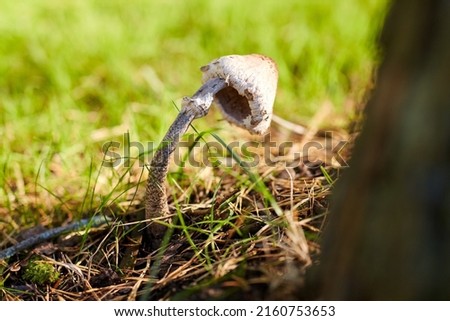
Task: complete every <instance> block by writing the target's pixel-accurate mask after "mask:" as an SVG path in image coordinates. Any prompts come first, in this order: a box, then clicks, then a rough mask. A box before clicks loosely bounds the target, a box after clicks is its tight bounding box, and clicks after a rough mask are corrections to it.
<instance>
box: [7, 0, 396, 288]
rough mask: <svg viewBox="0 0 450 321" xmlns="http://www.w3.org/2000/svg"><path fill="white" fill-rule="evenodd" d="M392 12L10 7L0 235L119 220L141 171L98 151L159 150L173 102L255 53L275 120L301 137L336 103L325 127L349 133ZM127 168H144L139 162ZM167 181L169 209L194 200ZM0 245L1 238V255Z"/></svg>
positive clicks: (47, 0) (355, 5) (317, 0)
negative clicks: (270, 72) (269, 63)
mask: <svg viewBox="0 0 450 321" xmlns="http://www.w3.org/2000/svg"><path fill="white" fill-rule="evenodd" d="M387 2H388V0H352V1H350V0H337V1H331V0H285V1H274V0H258V1H256V0H250V1H240V2H237V1H234V0H219V1H200V0H192V1H181V0H179V1H175V0H174V1H168V0H152V1H150V0H148V1H147V0H135V1H131V2H130V1H128V2H127V1H122V0H110V1H100V0H90V1H68V0H61V1H55V0H24V1H4V3H2V5H1V10H0V137H1V138H0V139H1V140H0V146H1V147H0V233H7V234H8V235H10V236H11V235H15V234H16V233H17V232H18V231H19V230H21V229H24V228H26V227H31V226H34V225H35V224H36V223H41V224H43V225H50V226H51V225H60V224H62V223H63V222H67V221H71V220H73V219H76V218H79V217H82V216H86V215H87V214H88V213H90V214H92V213H100V212H102V211H104V210H106V209H107V208H109V211H113V212H117V213H119V212H124V211H125V210H126V208H127V206H129V205H127V204H126V202H124V200H125V199H128V200H130V198H132V199H134V198H139V197H142V196H141V194H139V191H138V188H137V187H138V184H139V182H140V180H141V177H142V175H144V176H145V168H137V167H132V168H126V167H125V168H124V167H123V166H119V167H116V168H108V167H102V166H101V164H102V161H103V160H104V157H105V155H104V154H103V153H102V147H103V146H104V144H107V143H108V142H110V141H118V142H120V143H121V144H122V145H121V147H120V148H119V149H118V150H116V151H117V152H121V151H122V147H123V145H124V144H129V143H130V141H131V142H133V141H134V142H136V141H138V142H142V143H143V144H145V145H146V144H147V142H156V143H158V142H159V141H160V140H161V138H162V137H163V135H164V134H165V132H166V130H167V129H168V127H169V125H170V124H171V122H172V121H173V120H174V119H175V116H176V114H177V108H176V106H179V101H180V98H181V97H183V96H186V95H191V94H193V93H194V92H195V91H196V90H197V89H198V87H199V85H200V80H201V74H200V71H199V68H200V66H202V65H205V64H206V63H208V62H209V61H211V60H212V59H214V58H217V57H220V56H222V55H227V54H246V53H261V54H265V55H267V56H270V57H272V58H273V59H274V60H275V61H276V62H277V64H278V67H279V71H280V78H279V84H278V93H277V98H276V102H275V107H274V111H275V113H276V114H277V115H279V116H281V117H283V118H286V119H289V120H290V121H292V122H298V123H302V124H308V120H309V119H311V117H313V116H314V114H315V113H316V111H317V110H319V109H320V107H321V106H322V105H323V104H324V102H327V101H330V102H331V103H332V106H333V110H332V117H331V118H330V119H327V120H326V124H327V125H333V126H338V127H342V126H345V125H346V123H347V122H348V121H349V120H350V119H351V118H352V117H353V114H354V112H355V106H358V105H359V104H361V102H362V99H363V95H364V93H365V92H366V89H367V88H368V87H370V86H371V75H372V72H373V69H374V67H375V66H376V65H377V63H378V59H379V52H378V50H377V47H376V45H375V39H376V37H377V35H378V31H379V28H380V25H381V22H382V20H383V17H384V12H385V10H386V6H387ZM220 118H221V116H220V115H219V114H218V112H216V111H214V110H212V111H211V112H210V115H208V116H207V119H206V120H197V121H196V122H195V126H196V128H197V129H198V132H200V133H205V132H208V131H210V130H211V129H214V130H215V132H216V133H217V134H214V133H213V136H214V137H216V138H215V139H222V138H221V137H223V140H224V141H225V142H226V141H227V136H228V133H227V131H226V130H222V127H223V124H224V122H216V120H217V119H220ZM127 132H129V136H127V137H128V138H126V139H124V137H126V136H124V134H125V133H127ZM202 135H203V134H202ZM206 136H208V138H207V139H212V136H210V135H205V137H206ZM128 139H129V140H130V141H127V140H128ZM199 139H200V138H199ZM124 140H125V141H124ZM153 147H156V145H155V146H153ZM141 152H142V151H141ZM143 152H144V154H143V155H144V156H147V154H146V153H147V152H151V151H149V150H145V151H143ZM121 156H124V155H123V153H121ZM131 156H133V157H137V156H138V154H137V151H136V149H132V155H131ZM141 156H142V155H141ZM236 157H238V156H236ZM144 158H145V160H148V159H147V157H144ZM122 164H123V162H122ZM325 172H326V171H325ZM170 175H171V177H172V178H177V180H176V181H174V180H173V179H169V182H170V184H171V186H172V187H173V190H172V191H170V192H169V194H173V195H174V197H175V196H176V195H178V194H180V193H179V191H180V190H182V189H183V188H187V187H186V186H188V187H189V188H190V190H189V193H188V194H186V195H187V196H186V199H187V198H195V192H196V189H195V188H196V187H195V186H189V184H190V182H187V183H186V179H187V178H186V177H185V176H183V175H184V174H183V170H182V169H178V171H174V172H172V173H171V174H170ZM245 175H250V177H251V178H252V179H253V182H252V184H253V185H250V186H249V184H247V185H246V184H242V187H245V188H248V189H249V190H252V189H255V190H257V191H259V193H261V194H262V195H266V196H267V197H265V201H266V202H268V203H270V204H271V206H272V207H274V208H277V206H278V205H277V203H276V201H275V200H274V199H273V197H272V196H271V195H270V192H269V191H268V190H267V189H266V188H265V186H264V184H262V185H261V184H260V183H261V182H260V181H258V178H257V177H256V176H255V177H253V176H252V175H253V174H252V172H251V171H246V170H245V169H243V172H242V173H235V176H236V178H237V180H238V181H239V180H241V181H244V180H245V179H244V178H242V177H243V176H245ZM183 179H184V185H183ZM328 179H330V180H332V178H331V177H328ZM197 181H198V183H199V184H202V181H201V179H197V178H196V180H194V182H195V183H197ZM203 183H204V182H203ZM220 184H221V183H219V185H220ZM255 186H256V187H255ZM202 188H203V187H202ZM214 188H216V189H217V188H218V187H217V186H216V187H214V186H213V187H212V189H213V190H214ZM267 193H269V194H267ZM111 206H112V209H111ZM115 209H117V211H116V210H115ZM232 212H233V211H231V210H230V213H232ZM203 223H205V222H203ZM179 224H180V226H181V227H179V229H180V230H182V231H183V232H184V234H185V236H186V237H187V238H188V240H189V235H190V233H191V232H195V228H196V227H195V226H187V225H186V224H185V222H184V221H183V217H182V216H180V218H179ZM205 224H207V222H206V223H205ZM209 224H210V225H211V226H212V227H213V231H212V232H211V235H209V236H207V237H209V238H212V237H213V236H214V237H216V236H217V235H218V234H219V233H220V229H222V228H223V227H224V226H225V225H227V224H232V223H229V221H228V220H223V221H221V220H219V221H215V220H213V219H212V218H211V221H210V223H209ZM200 225H201V224H200ZM203 225H204V224H203ZM199 229H200V228H199ZM197 232H199V233H200V232H201V233H203V232H204V231H203V232H202V231H201V230H197ZM216 232H217V235H216ZM0 235H1V234H0ZM190 241H191V242H193V241H192V240H190ZM243 242H244V243H245V241H243ZM5 244H7V240H6V239H5V240H2V238H0V246H2V247H3V246H4V245H5ZM205 244H206V243H205ZM213 245H214V244H213V243H211V244H210V245H205V248H203V250H198V251H199V252H198V253H200V252H201V251H203V252H202V255H203V256H204V258H205V260H206V261H205V262H206V263H205V264H206V265H211V264H213V263H210V261H214V260H210V258H209V255H210V253H209V252H208V246H211V253H213V252H214V251H213ZM195 246H196V245H193V248H195ZM205 282H207V283H208V282H209V281H205Z"/></svg>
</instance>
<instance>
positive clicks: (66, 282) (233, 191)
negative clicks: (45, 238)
mask: <svg viewBox="0 0 450 321" xmlns="http://www.w3.org/2000/svg"><path fill="white" fill-rule="evenodd" d="M273 127H274V128H273V129H272V133H271V137H272V140H273V141H278V142H280V141H292V142H293V144H292V147H291V148H289V149H287V150H286V151H285V152H283V154H279V151H278V150H276V149H275V150H271V157H272V159H273V160H275V161H276V164H275V165H270V166H269V165H267V164H262V163H261V164H259V165H258V166H257V167H256V168H254V169H252V171H251V175H254V176H253V177H254V178H255V177H256V178H257V180H256V181H255V180H251V179H250V178H249V171H248V169H245V168H242V167H240V166H239V164H238V162H236V160H234V161H233V162H230V163H231V164H232V165H231V166H216V167H211V166H206V167H202V168H189V167H185V168H184V169H183V170H182V171H181V172H180V171H179V170H178V171H173V172H172V173H171V175H170V177H169V182H170V184H169V185H170V186H169V192H170V193H171V197H170V200H169V205H170V208H171V210H172V213H174V214H173V218H172V223H171V225H170V227H171V228H170V229H169V234H168V235H167V238H166V240H165V241H166V242H165V243H164V242H163V245H162V247H161V248H160V249H159V250H158V251H153V252H152V251H150V250H148V249H149V248H150V247H149V246H148V244H147V243H148V240H146V238H145V233H143V231H144V229H145V225H146V224H147V223H148V222H146V221H145V220H144V219H143V216H144V215H143V209H142V206H141V203H142V200H143V197H144V196H143V186H144V183H145V177H144V176H145V175H142V170H141V171H139V170H136V169H134V170H128V171H127V173H128V175H129V176H130V177H128V179H127V180H128V182H130V181H132V182H135V183H137V184H131V186H132V187H133V188H130V189H128V190H127V192H126V193H127V194H128V195H127V201H125V202H122V203H114V202H110V203H107V204H109V205H105V206H103V207H101V208H99V209H97V211H96V212H97V213H100V212H101V213H103V214H104V215H107V216H111V217H114V221H113V222H112V223H110V224H105V225H103V226H101V227H98V228H91V229H88V230H85V231H81V232H74V233H71V234H68V235H62V236H60V237H59V238H58V239H55V240H52V241H51V242H48V243H45V244H41V245H39V246H38V247H36V248H34V249H32V250H31V251H29V252H28V253H21V254H20V255H16V256H14V257H12V258H10V259H9V261H8V262H5V261H3V262H2V263H1V264H2V265H1V267H0V270H1V275H2V277H1V282H2V283H1V284H2V285H1V287H0V295H1V297H2V299H3V300H136V299H137V298H144V299H150V300H177V299H196V300H205V299H246V300H264V299H276V300H278V299H295V298H299V297H308V293H304V291H306V289H305V287H304V273H305V271H306V270H307V268H308V267H310V266H311V265H313V264H314V262H315V260H316V258H317V254H318V253H319V252H320V246H319V242H318V241H319V239H320V233H321V230H322V229H323V226H324V224H325V222H326V217H327V214H328V208H329V196H330V194H331V191H332V188H333V184H334V181H335V180H336V179H337V178H338V176H339V174H340V172H341V166H340V165H339V164H337V163H336V158H332V157H331V156H332V154H330V150H331V149H332V148H333V146H335V145H336V144H337V143H338V141H339V140H345V139H346V138H347V137H346V135H345V134H342V133H337V132H334V133H333V136H332V139H331V138H330V135H328V136H327V135H324V133H321V132H320V131H314V132H311V131H309V132H308V133H309V134H308V133H307V134H306V135H304V136H299V135H297V134H295V133H293V132H291V131H290V130H286V129H285V128H281V127H279V126H273ZM239 134H241V133H239ZM326 137H328V138H326ZM246 139H247V138H246ZM249 139H250V138H249ZM306 139H307V141H306ZM325 140H328V142H326V141H325ZM312 141H314V142H317V143H320V144H321V146H324V148H323V149H321V150H319V149H316V150H315V152H312V150H309V152H308V156H309V161H310V160H311V157H312V156H313V157H316V158H317V159H321V160H323V161H324V162H323V163H322V165H321V166H315V167H312V166H311V163H308V159H306V156H307V155H304V154H302V153H301V151H302V150H304V149H303V147H304V146H305V144H308V143H309V144H311V142H312ZM314 146H315V145H314ZM349 150H350V148H349V145H346V146H345V148H344V149H343V151H341V153H340V154H341V155H343V158H344V159H348V157H349V154H348V152H349ZM256 151H257V152H261V155H262V153H263V150H258V149H256ZM330 155H331V156H330ZM229 156H230V155H225V157H229ZM299 159H300V160H301V161H298V160H299ZM292 164H295V165H292ZM316 165H317V164H316ZM341 165H342V164H341ZM145 172H146V171H144V173H145ZM131 177H133V178H131ZM261 182H263V183H264V184H261ZM261 186H263V189H261ZM121 193H123V192H121ZM267 193H269V194H270V195H272V196H271V197H272V200H270V199H268V194H267ZM110 204H113V205H110ZM37 232H38V231H34V232H33V231H31V234H33V233H37ZM22 236H23V235H22ZM143 236H144V237H143ZM19 237H20V235H19V236H17V235H8V240H9V241H8V243H14V242H15V241H16V240H17V239H18V238H19ZM25 237H26V235H25ZM4 245H5V243H4V244H3V246H4ZM36 255H37V256H38V257H39V259H40V260H41V261H45V262H47V263H50V264H52V265H53V266H54V267H56V269H57V270H58V271H59V272H60V273H61V276H60V278H59V279H58V281H56V282H55V283H53V284H44V285H36V284H30V283H29V282H26V281H24V280H23V278H22V274H23V270H24V266H26V263H27V262H28V261H29V260H30V258H31V257H34V258H35V257H36Z"/></svg>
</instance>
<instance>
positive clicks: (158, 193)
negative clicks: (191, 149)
mask: <svg viewBox="0 0 450 321" xmlns="http://www.w3.org/2000/svg"><path fill="white" fill-rule="evenodd" d="M201 71H202V72H203V83H204V84H203V86H202V87H200V89H199V90H198V91H197V92H196V93H195V94H194V95H193V96H192V97H185V98H184V99H183V102H182V108H181V111H180V113H179V115H178V116H177V118H176V119H175V121H174V123H173V124H172V125H171V126H170V128H169V130H168V132H167V134H166V136H165V137H164V139H163V141H162V142H161V144H160V146H159V147H158V149H157V151H156V153H155V155H154V157H153V159H152V161H151V164H150V174H149V177H148V181H147V190H146V200H145V215H146V218H147V219H149V220H151V221H152V222H151V223H150V225H149V233H150V236H151V237H152V244H153V246H154V247H156V246H158V244H159V242H160V241H161V238H162V237H163V234H164V232H165V227H164V225H162V224H158V223H157V222H154V220H155V219H158V220H162V221H164V220H166V221H167V220H168V215H169V208H168V205H167V195H166V189H165V179H166V176H167V172H168V168H169V159H170V155H171V154H172V153H173V151H174V150H175V148H176V146H177V144H178V141H179V139H180V137H181V135H183V134H184V133H185V132H186V130H187V129H188V127H189V125H190V124H191V122H192V121H193V120H194V119H195V118H200V117H203V116H205V115H206V114H207V113H208V111H209V108H210V106H211V104H212V102H213V100H214V101H215V102H216V104H217V105H218V107H219V108H220V110H221V111H222V113H223V114H224V115H225V118H226V119H227V120H229V121H230V122H232V123H234V124H236V125H238V126H240V127H243V128H245V129H247V130H248V131H250V132H251V133H255V134H263V133H264V132H266V130H267V129H268V127H269V125H270V121H271V119H272V108H273V102H274V100H275V93H276V88H277V80H278V71H277V67H276V64H275V63H274V61H273V60H272V59H270V58H268V57H265V56H262V55H257V54H253V55H247V56H238V55H231V56H225V57H221V58H219V59H217V60H214V61H212V62H211V63H209V64H208V65H206V66H204V67H202V68H201Z"/></svg>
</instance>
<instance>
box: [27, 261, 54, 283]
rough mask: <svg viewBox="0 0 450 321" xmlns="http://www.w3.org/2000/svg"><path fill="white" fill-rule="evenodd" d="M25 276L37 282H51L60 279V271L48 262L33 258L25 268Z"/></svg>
mask: <svg viewBox="0 0 450 321" xmlns="http://www.w3.org/2000/svg"><path fill="white" fill-rule="evenodd" d="M23 278H24V280H27V281H30V282H33V283H36V284H41V285H42V284H51V283H54V282H56V281H57V280H58V279H59V272H58V271H57V270H56V268H55V267H54V266H53V265H52V264H50V263H48V262H43V261H40V260H38V259H31V260H30V262H29V263H28V264H27V265H26V266H25V268H24V273H23Z"/></svg>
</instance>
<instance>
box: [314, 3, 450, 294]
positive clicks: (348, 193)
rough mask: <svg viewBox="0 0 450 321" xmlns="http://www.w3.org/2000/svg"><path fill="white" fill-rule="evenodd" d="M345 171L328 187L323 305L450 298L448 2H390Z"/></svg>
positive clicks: (449, 8)
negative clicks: (372, 83)
mask: <svg viewBox="0 0 450 321" xmlns="http://www.w3.org/2000/svg"><path fill="white" fill-rule="evenodd" d="M381 40H382V48H383V52H384V60H383V63H382V65H381V67H380V69H379V72H378V77H377V87H376V89H375V91H374V93H373V95H372V97H371V99H370V101H369V103H368V105H367V108H366V122H365V124H364V126H363V131H362V133H361V135H360V137H359V138H358V141H357V143H356V146H355V150H354V154H353V155H354V156H353V159H352V160H351V163H350V168H349V169H348V171H347V172H346V173H345V174H344V177H343V178H342V180H341V181H340V182H339V183H338V186H337V187H336V189H335V194H334V199H333V206H332V211H331V214H330V221H329V224H328V226H327V227H326V229H325V235H324V242H323V253H322V257H321V264H320V267H319V279H320V280H321V281H320V282H321V283H322V287H321V298H322V299H338V300H340V299H353V300H359V299H362V300H423V299H426V300H434V299H445V300H449V299H450V2H449V1H446V0H441V1H439V0H427V1H425V0H412V1H411V0H399V1H396V2H395V3H394V4H393V6H392V8H391V10H390V14H389V15H388V17H387V19H386V23H385V26H384V29H383V33H382V37H381Z"/></svg>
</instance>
